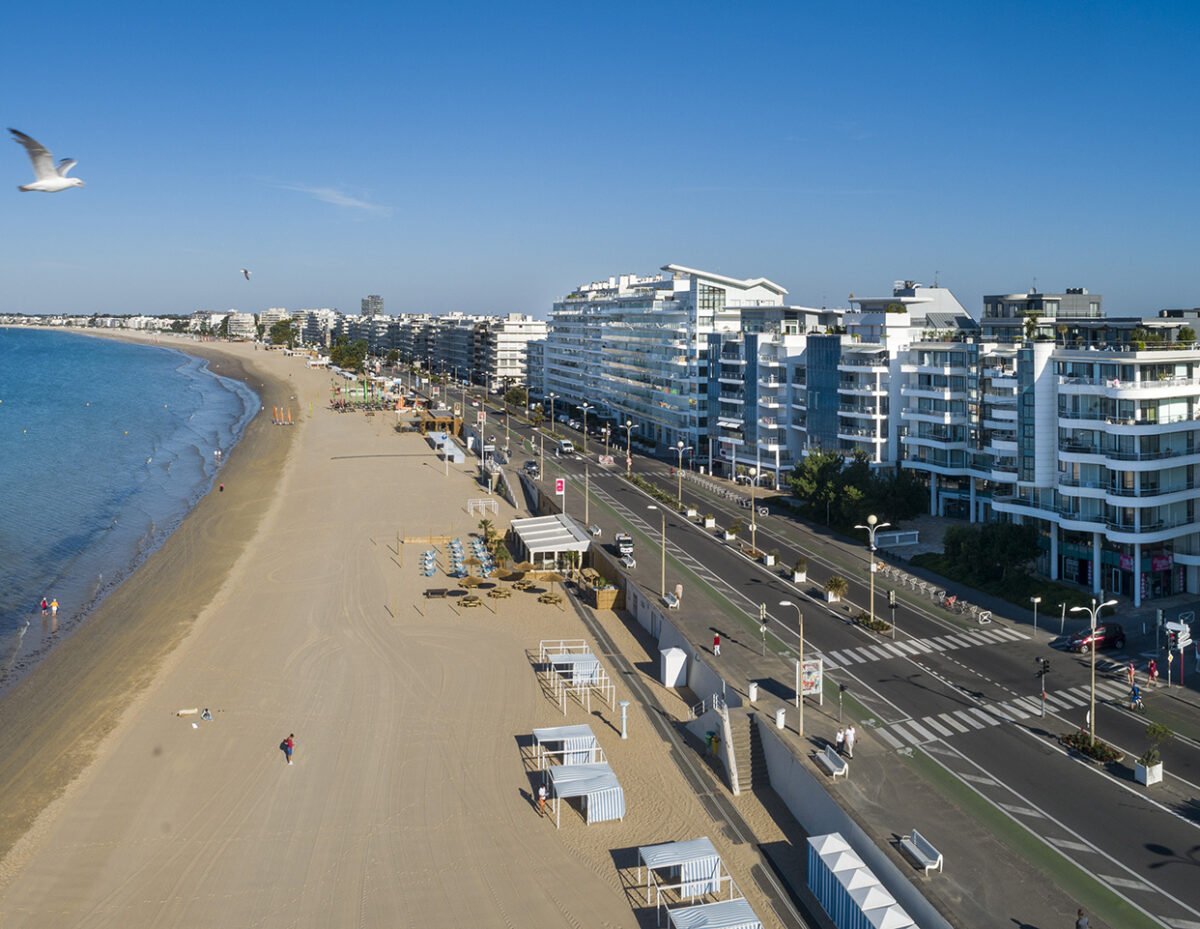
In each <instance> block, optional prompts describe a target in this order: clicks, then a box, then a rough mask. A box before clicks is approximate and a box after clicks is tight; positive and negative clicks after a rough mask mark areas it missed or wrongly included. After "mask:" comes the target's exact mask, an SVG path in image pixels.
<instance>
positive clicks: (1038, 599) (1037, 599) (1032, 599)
mask: <svg viewBox="0 0 1200 929" xmlns="http://www.w3.org/2000/svg"><path fill="white" fill-rule="evenodd" d="M1029 602H1030V603H1032V604H1033V634H1034V635H1037V605H1038V604H1039V603H1041V602H1042V598H1041V597H1030V598H1029Z"/></svg>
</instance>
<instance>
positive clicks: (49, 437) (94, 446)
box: [0, 328, 260, 689]
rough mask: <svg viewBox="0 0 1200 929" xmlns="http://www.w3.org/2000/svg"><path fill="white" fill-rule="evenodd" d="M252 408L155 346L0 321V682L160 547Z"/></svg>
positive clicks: (255, 405) (194, 364)
mask: <svg viewBox="0 0 1200 929" xmlns="http://www.w3.org/2000/svg"><path fill="white" fill-rule="evenodd" d="M259 406H260V403H259V399H258V396H257V395H256V394H254V392H253V391H251V390H250V389H249V388H247V387H246V386H245V385H243V384H242V383H241V382H239V381H234V380H231V379H229V378H224V377H220V376H218V375H216V374H214V373H212V372H211V371H209V370H208V364H207V362H206V361H203V360H201V359H197V358H193V357H190V356H188V355H184V354H183V353H181V352H178V351H175V350H173V349H171V348H169V347H167V346H165V345H164V346H161V347H160V346H153V345H142V344H130V343H126V342H116V341H111V340H108V339H99V338H92V337H89V336H83V335H78V334H71V333H67V332H56V331H53V330H28V329H14V328H0V689H3V688H5V687H6V686H9V685H11V684H12V683H13V682H15V681H16V680H17V679H19V677H20V675H21V673H23V672H25V671H27V670H28V669H29V668H30V667H32V666H33V665H34V664H36V662H37V661H38V660H39V658H41V657H42V656H44V655H45V653H46V652H47V651H48V650H49V649H51V648H52V647H53V646H54V644H55V642H57V641H60V640H61V639H62V637H63V636H65V635H66V634H67V633H69V632H70V631H71V629H72V628H74V627H75V626H76V625H77V624H78V623H80V622H82V621H85V620H86V616H87V614H88V613H89V612H90V611H91V610H93V609H94V608H95V606H96V605H97V603H99V601H100V600H101V599H102V598H103V596H104V594H105V593H106V592H107V591H109V590H111V589H112V588H113V587H114V586H115V585H116V584H118V583H120V581H121V580H123V579H124V578H126V577H128V576H129V574H130V573H131V572H132V571H133V570H134V568H136V567H137V565H138V564H140V563H141V562H142V561H143V560H144V559H145V558H146V557H147V556H148V555H150V554H151V553H152V552H153V551H154V550H155V549H157V548H158V547H159V546H160V545H162V543H163V541H164V540H165V539H166V538H167V536H168V535H170V533H171V531H172V530H173V529H174V528H175V527H176V526H177V525H178V524H179V522H180V521H181V520H182V518H183V517H184V515H186V513H187V512H188V510H190V509H191V507H192V506H193V505H194V504H195V503H196V501H197V500H199V499H200V497H201V496H203V495H204V494H205V493H207V491H208V490H209V489H210V488H211V487H212V485H213V482H214V476H215V475H216V473H217V472H218V470H219V462H218V460H217V456H216V455H215V454H214V451H215V450H216V449H221V450H222V453H223V456H224V455H225V454H227V453H228V451H229V450H230V449H231V448H232V447H233V445H234V444H236V442H237V440H238V439H239V438H240V437H241V434H242V431H243V430H244V429H245V426H246V424H247V423H248V422H249V421H250V419H251V418H252V417H253V415H254V413H255V412H257V410H258V409H259ZM43 596H44V597H46V599H47V600H51V599H55V598H56V599H57V600H58V602H59V610H58V615H57V617H49V616H47V617H43V616H42V614H41V609H40V601H41V598H42V597H43Z"/></svg>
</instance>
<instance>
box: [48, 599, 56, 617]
mask: <svg viewBox="0 0 1200 929" xmlns="http://www.w3.org/2000/svg"><path fill="white" fill-rule="evenodd" d="M50 615H52V616H57V615H58V601H57V600H51V601H50Z"/></svg>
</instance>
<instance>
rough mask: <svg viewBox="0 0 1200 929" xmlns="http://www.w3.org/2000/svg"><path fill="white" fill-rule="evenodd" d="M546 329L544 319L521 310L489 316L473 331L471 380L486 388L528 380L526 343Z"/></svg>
mask: <svg viewBox="0 0 1200 929" xmlns="http://www.w3.org/2000/svg"><path fill="white" fill-rule="evenodd" d="M546 331H547V326H546V321H545V320H544V319H534V318H533V317H532V316H527V315H524V314H522V313H510V314H509V315H508V316H503V317H495V316H493V317H489V318H488V319H487V320H486V321H485V322H483V323H482V324H480V325H479V326H478V327H477V328H476V330H475V379H476V380H477V381H479V382H480V383H483V384H484V385H486V386H487V387H488V389H492V388H494V387H495V388H500V389H504V388H505V387H509V386H512V385H514V384H526V383H528V380H529V372H528V367H527V356H528V345H529V343H530V342H539V341H541V340H542V339H545V338H546Z"/></svg>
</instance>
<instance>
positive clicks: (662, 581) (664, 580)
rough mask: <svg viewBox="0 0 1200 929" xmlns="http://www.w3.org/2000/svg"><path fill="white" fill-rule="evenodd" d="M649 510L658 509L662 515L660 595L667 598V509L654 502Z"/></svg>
mask: <svg viewBox="0 0 1200 929" xmlns="http://www.w3.org/2000/svg"><path fill="white" fill-rule="evenodd" d="M646 509H648V510H658V515H659V516H661V517H662V574H661V575H660V576H659V580H658V595H659V596H660V597H663V598H666V596H667V511H666V510H663V509H659V508H658V507H657V506H655V505H654V504H653V503H651V504H650V505H649V506H648V507H646Z"/></svg>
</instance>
